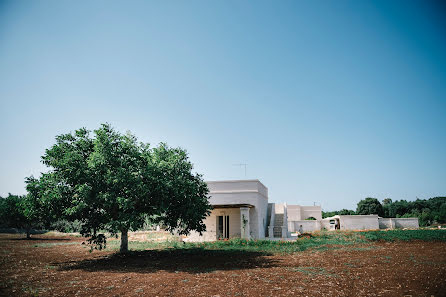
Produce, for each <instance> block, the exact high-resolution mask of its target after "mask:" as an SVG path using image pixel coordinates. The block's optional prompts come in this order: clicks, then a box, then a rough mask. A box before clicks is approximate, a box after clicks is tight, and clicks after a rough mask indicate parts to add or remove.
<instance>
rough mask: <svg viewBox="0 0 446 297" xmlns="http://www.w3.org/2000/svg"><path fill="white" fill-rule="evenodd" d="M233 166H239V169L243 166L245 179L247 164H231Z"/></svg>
mask: <svg viewBox="0 0 446 297" xmlns="http://www.w3.org/2000/svg"><path fill="white" fill-rule="evenodd" d="M233 165H234V166H240V167H242V166H244V167H245V177H246V166H248V164H245V163H239V164H233Z"/></svg>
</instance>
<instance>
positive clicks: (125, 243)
mask: <svg viewBox="0 0 446 297" xmlns="http://www.w3.org/2000/svg"><path fill="white" fill-rule="evenodd" d="M128 232H129V230H128V229H124V230H121V248H120V249H119V251H120V252H121V253H127V252H128V251H129V234H128Z"/></svg>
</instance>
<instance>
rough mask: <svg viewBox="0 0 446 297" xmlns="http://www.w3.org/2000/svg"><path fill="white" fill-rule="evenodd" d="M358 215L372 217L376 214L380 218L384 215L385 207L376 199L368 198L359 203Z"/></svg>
mask: <svg viewBox="0 0 446 297" xmlns="http://www.w3.org/2000/svg"><path fill="white" fill-rule="evenodd" d="M356 214H358V215H370V214H376V215H379V216H383V215H384V210H383V206H382V205H381V202H379V200H378V199H376V198H370V197H367V198H365V199H364V200H361V201H359V202H358V206H357V208H356Z"/></svg>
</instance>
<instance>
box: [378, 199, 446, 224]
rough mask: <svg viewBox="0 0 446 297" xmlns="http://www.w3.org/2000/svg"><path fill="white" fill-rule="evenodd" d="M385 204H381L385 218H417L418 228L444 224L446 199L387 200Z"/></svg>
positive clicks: (445, 219)
mask: <svg viewBox="0 0 446 297" xmlns="http://www.w3.org/2000/svg"><path fill="white" fill-rule="evenodd" d="M383 202H384V201H383ZM385 202H386V203H383V208H384V216H385V217H389V218H390V217H396V218H408V217H418V219H419V222H420V226H429V225H432V224H436V223H437V224H438V223H439V224H444V223H446V197H434V198H430V199H417V200H415V201H406V200H399V201H398V200H397V201H392V200H391V199H387V201H385Z"/></svg>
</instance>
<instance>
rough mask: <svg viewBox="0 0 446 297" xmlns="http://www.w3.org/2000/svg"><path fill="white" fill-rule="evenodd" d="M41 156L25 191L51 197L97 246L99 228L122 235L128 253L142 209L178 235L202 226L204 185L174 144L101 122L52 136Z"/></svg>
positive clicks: (101, 239) (207, 206) (55, 207)
mask: <svg viewBox="0 0 446 297" xmlns="http://www.w3.org/2000/svg"><path fill="white" fill-rule="evenodd" d="M42 160H43V163H44V164H45V165H47V166H48V167H49V168H50V172H49V173H46V174H44V175H42V177H41V178H39V179H38V180H37V179H33V178H30V179H29V183H28V184H29V189H28V190H29V191H30V192H32V193H33V194H34V195H37V196H40V197H41V198H42V199H48V200H49V201H51V202H52V205H53V210H54V211H55V213H56V215H55V216H57V217H59V218H66V219H70V220H74V219H77V220H79V221H80V222H81V234H82V235H83V236H87V237H89V242H90V243H91V244H93V245H94V246H95V247H97V248H99V249H101V248H102V247H103V246H104V245H105V244H106V238H105V235H104V234H103V233H100V230H105V231H108V232H110V233H111V234H117V233H121V246H120V251H121V252H127V251H128V231H129V230H136V229H138V228H140V227H141V226H142V225H143V223H144V219H145V218H146V217H147V215H148V216H150V217H151V219H152V220H153V221H154V222H156V223H162V224H163V225H164V226H166V227H167V230H169V231H173V230H175V231H176V232H178V233H180V234H187V233H189V232H190V231H192V230H196V231H198V232H200V233H201V232H203V231H205V229H206V227H205V225H204V224H203V222H202V221H203V219H204V218H205V217H206V216H207V215H208V214H209V213H210V209H211V206H210V204H209V202H208V198H207V194H208V188H207V185H206V183H205V182H204V181H203V179H202V177H201V175H199V174H194V173H192V168H193V165H192V164H191V163H190V161H189V159H188V156H187V153H186V151H184V150H182V149H180V148H170V147H168V146H167V145H166V144H160V145H159V146H158V147H156V148H150V146H149V145H148V144H144V143H139V142H138V141H137V138H136V137H135V136H133V135H132V134H130V133H127V134H120V133H119V132H117V131H115V130H114V129H113V128H112V127H111V126H110V125H108V124H103V125H102V126H101V127H100V128H99V129H97V130H95V131H94V136H93V137H92V136H91V134H90V131H88V130H86V129H84V128H82V129H79V130H76V131H75V133H69V134H64V135H60V136H57V137H56V144H55V145H53V146H52V147H51V148H49V149H47V150H46V152H45V154H44V156H43V157H42ZM45 181H46V182H45Z"/></svg>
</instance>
